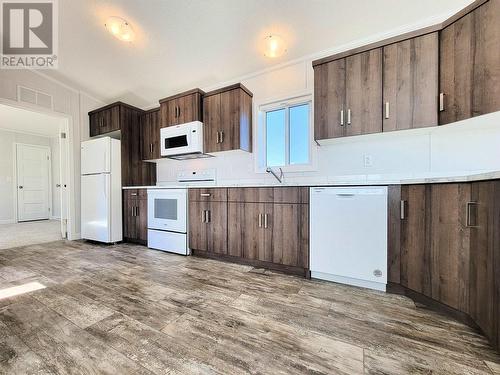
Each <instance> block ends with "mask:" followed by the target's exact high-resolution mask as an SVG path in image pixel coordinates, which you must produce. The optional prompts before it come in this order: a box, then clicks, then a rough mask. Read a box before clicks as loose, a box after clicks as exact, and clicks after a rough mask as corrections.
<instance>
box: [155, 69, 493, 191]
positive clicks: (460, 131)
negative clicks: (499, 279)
mask: <svg viewBox="0 0 500 375" xmlns="http://www.w3.org/2000/svg"><path fill="white" fill-rule="evenodd" d="M241 82H242V83H243V84H244V85H245V86H246V87H248V88H249V89H250V90H251V91H252V92H253V94H254V97H253V103H254V115H253V121H254V123H253V130H254V137H253V139H254V151H255V150H256V148H255V146H256V139H257V137H256V134H255V132H256V129H257V126H256V121H257V118H258V116H257V110H258V107H259V105H260V104H263V103H267V102H272V101H274V100H279V99H285V98H287V97H290V96H294V95H300V94H307V93H312V92H313V89H314V86H313V84H314V74H313V69H312V64H311V61H304V62H299V63H296V64H292V65H289V66H285V67H283V68H280V69H277V70H273V71H268V72H263V73H260V74H256V75H254V76H250V77H248V78H243V79H242V80H241ZM227 83H228V82H226V83H223V84H220V85H218V86H213V87H209V88H205V89H206V90H211V89H214V88H216V87H222V86H224V85H226V84H227ZM499 139H500V112H496V113H494V114H490V115H485V116H480V117H476V118H473V119H470V120H466V121H463V122H462V123H460V124H452V125H447V126H441V127H433V128H427V129H417V130H411V131H399V132H392V133H380V134H374V135H366V136H357V137H349V138H344V139H337V140H332V141H328V142H326V143H327V144H324V145H322V146H321V147H318V146H317V145H316V144H315V143H312V144H311V147H313V149H314V150H315V151H316V158H317V159H316V160H317V163H316V170H315V171H312V172H302V173H286V174H285V180H286V181H287V182H297V183H299V182H300V183H311V184H315V183H327V182H336V181H337V182H342V181H358V180H359V181H364V180H374V181H376V180H377V179H383V180H387V179H394V180H399V179H404V178H412V177H416V178H418V177H426V176H429V177H431V176H439V175H443V176H448V175H455V176H460V175H466V174H474V173H480V172H485V171H492V170H500V148H499V147H498V140H499ZM365 155H370V156H371V158H372V161H373V165H372V166H371V167H365V166H364V156H365ZM254 158H255V154H248V153H244V152H239V151H235V152H229V153H222V154H219V155H218V156H217V157H215V158H211V159H197V160H192V161H173V160H161V161H160V162H158V164H157V175H158V181H159V182H165V183H171V182H174V181H175V179H176V174H177V172H178V171H181V170H189V169H207V168H215V169H216V170H217V180H218V182H219V183H245V182H247V183H255V182H257V183H260V182H263V183H274V182H276V181H275V180H274V179H273V177H271V176H270V175H268V174H263V173H257V172H256V168H255V162H254Z"/></svg>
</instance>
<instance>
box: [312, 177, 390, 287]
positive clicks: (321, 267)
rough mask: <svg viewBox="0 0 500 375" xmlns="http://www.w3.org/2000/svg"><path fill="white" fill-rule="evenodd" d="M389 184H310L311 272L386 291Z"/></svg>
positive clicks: (328, 278)
mask: <svg viewBox="0 0 500 375" xmlns="http://www.w3.org/2000/svg"><path fill="white" fill-rule="evenodd" d="M387 190H388V189H387V186H370V187H316V188H315V187H313V188H311V192H310V194H311V201H310V210H311V211H310V216H311V220H310V254H311V258H310V259H311V260H310V269H311V277H313V278H317V279H323V280H328V281H334V282H338V283H343V284H350V285H355V286H360V287H364V288H370V289H376V290H382V291H385V288H386V284H387Z"/></svg>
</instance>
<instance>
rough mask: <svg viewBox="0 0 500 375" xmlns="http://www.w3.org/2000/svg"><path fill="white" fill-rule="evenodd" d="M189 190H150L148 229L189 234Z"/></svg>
mask: <svg viewBox="0 0 500 375" xmlns="http://www.w3.org/2000/svg"><path fill="white" fill-rule="evenodd" d="M186 211H187V190H186V189H152V190H148V228H149V229H157V230H166V231H172V232H178V233H187V218H186Z"/></svg>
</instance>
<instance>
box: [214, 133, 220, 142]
mask: <svg viewBox="0 0 500 375" xmlns="http://www.w3.org/2000/svg"><path fill="white" fill-rule="evenodd" d="M219 135H220V134H219V132H217V141H215V143H217V144H219V143H220V141H219Z"/></svg>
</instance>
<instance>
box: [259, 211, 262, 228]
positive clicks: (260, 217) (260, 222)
mask: <svg viewBox="0 0 500 375" xmlns="http://www.w3.org/2000/svg"><path fill="white" fill-rule="evenodd" d="M259 228H262V214H259Z"/></svg>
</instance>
